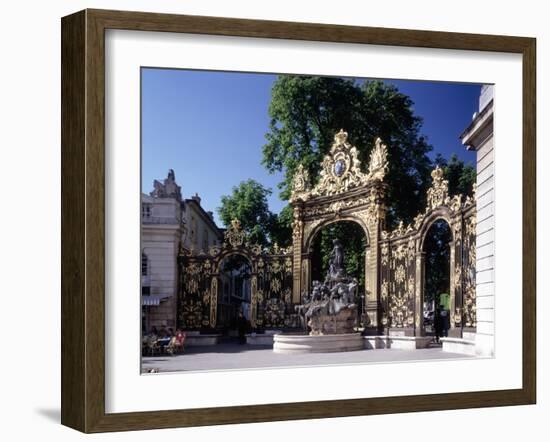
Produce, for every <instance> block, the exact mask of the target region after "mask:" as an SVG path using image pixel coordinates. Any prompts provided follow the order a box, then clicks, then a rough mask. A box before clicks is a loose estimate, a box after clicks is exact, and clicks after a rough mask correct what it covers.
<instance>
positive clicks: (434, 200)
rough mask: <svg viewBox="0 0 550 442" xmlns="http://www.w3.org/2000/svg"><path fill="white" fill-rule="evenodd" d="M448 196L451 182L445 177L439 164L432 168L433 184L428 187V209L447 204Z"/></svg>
mask: <svg viewBox="0 0 550 442" xmlns="http://www.w3.org/2000/svg"><path fill="white" fill-rule="evenodd" d="M448 198H449V182H448V181H447V180H446V179H444V178H443V169H441V168H440V167H439V166H437V167H436V168H435V169H434V170H432V185H431V187H430V188H429V189H428V207H427V209H426V210H432V209H435V208H437V207H438V206H443V205H445V204H446V203H447V199H448Z"/></svg>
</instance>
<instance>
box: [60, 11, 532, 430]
mask: <svg viewBox="0 0 550 442" xmlns="http://www.w3.org/2000/svg"><path fill="white" fill-rule="evenodd" d="M535 44H536V43H535V39H532V38H525V37H511V36H495V35H473V34H457V33H447V32H432V31H418V30H405V29H384V28H368V27H350V26H341V25H326V24H323V25H321V24H312V23H290V22H274V21H261V20H244V19H234V18H218V17H198V16H184V15H168V14H153V13H141V12H123V11H105V10H85V11H81V12H78V13H75V14H73V15H70V16H67V17H64V18H63V19H62V411H61V416H62V423H63V424H64V425H67V426H70V427H72V428H75V429H78V430H80V431H83V432H104V431H122V430H140V429H152V428H169V427H183V426H197V425H214V424H226V423H244V422H260V421H276V420H289V419H311V418H324V417H338V416H353V415H368V414H382V413H401V412H411V411H430V410H445V409H458V408H472V407H489V406H504V405H526V404H534V403H535V400H536V351H535V349H536V342H535V338H536V333H535V330H536V314H535V313H536V312H535V301H536V285H535V281H536V277H535V276H536V275H535V268H536V265H535V264H536V234H535V226H536V218H535V200H536V198H535V196H536V189H535V181H536V177H535V171H536V158H535V116H536V112H535V110H536V106H535V73H536V62H535V52H536V50H535V48H536V46H535Z"/></svg>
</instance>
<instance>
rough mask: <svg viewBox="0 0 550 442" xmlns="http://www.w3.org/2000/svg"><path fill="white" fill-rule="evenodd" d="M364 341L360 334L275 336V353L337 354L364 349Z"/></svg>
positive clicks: (281, 334)
mask: <svg viewBox="0 0 550 442" xmlns="http://www.w3.org/2000/svg"><path fill="white" fill-rule="evenodd" d="M363 341H364V339H363V336H361V334H360V333H345V334H333V335H314V336H312V335H290V334H288V335H287V334H283V333H280V334H276V335H274V336H273V351H274V352H275V353H288V354H290V353H335V352H343V351H356V350H363V349H364V342H363Z"/></svg>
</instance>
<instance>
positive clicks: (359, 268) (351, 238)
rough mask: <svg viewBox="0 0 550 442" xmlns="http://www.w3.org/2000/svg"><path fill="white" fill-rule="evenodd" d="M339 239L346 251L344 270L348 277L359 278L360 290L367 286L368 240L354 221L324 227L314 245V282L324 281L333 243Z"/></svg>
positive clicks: (316, 237) (312, 272) (312, 266)
mask: <svg viewBox="0 0 550 442" xmlns="http://www.w3.org/2000/svg"><path fill="white" fill-rule="evenodd" d="M334 239H339V240H340V242H341V243H342V248H343V250H344V268H345V270H346V273H347V275H348V276H352V277H354V278H357V279H358V281H359V290H360V291H363V287H364V286H365V253H366V247H367V238H366V236H365V232H364V231H363V229H362V227H361V226H360V225H359V224H357V223H355V222H353V221H340V222H336V223H333V224H330V225H328V226H326V227H324V228H323V229H322V230H321V231H319V232H318V233H317V235H316V236H315V238H314V239H313V244H312V258H311V275H312V280H314V281H315V280H317V281H323V280H324V279H325V276H326V274H327V271H328V264H329V257H330V252H331V251H332V249H333V247H334V245H333V243H332V241H333V240H334Z"/></svg>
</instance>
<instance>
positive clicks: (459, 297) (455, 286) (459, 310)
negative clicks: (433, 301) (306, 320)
mask: <svg viewBox="0 0 550 442" xmlns="http://www.w3.org/2000/svg"><path fill="white" fill-rule="evenodd" d="M432 179H433V182H432V186H431V187H430V189H428V202H427V206H426V210H425V211H424V212H423V213H420V214H419V215H418V216H417V217H416V218H415V219H414V222H413V223H411V224H409V225H407V226H404V225H403V223H400V224H399V226H398V227H397V228H396V229H395V230H393V231H391V232H386V231H383V232H382V235H381V236H382V239H381V241H380V250H381V259H380V264H381V267H380V303H381V310H382V318H381V323H382V325H383V326H384V327H387V328H388V329H391V328H398V329H404V333H405V334H409V335H416V336H419V335H422V334H423V333H424V324H423V321H424V315H423V301H424V290H425V280H426V278H425V251H424V243H425V240H426V236H427V234H428V231H429V229H430V227H431V226H432V225H433V224H434V223H435V222H436V221H437V220H444V221H445V222H447V223H448V225H449V227H450V230H451V234H452V241H451V244H450V275H449V276H450V277H449V280H450V307H451V308H450V310H451V319H452V320H451V328H452V329H461V328H462V327H475V326H476V307H475V265H476V204H475V197H474V198H470V197H466V198H465V199H464V198H463V196H462V195H455V196H453V197H450V196H449V186H448V182H447V180H445V179H443V170H442V169H440V168H439V167H437V168H436V169H434V170H433V171H432ZM456 331H458V330H456Z"/></svg>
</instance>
